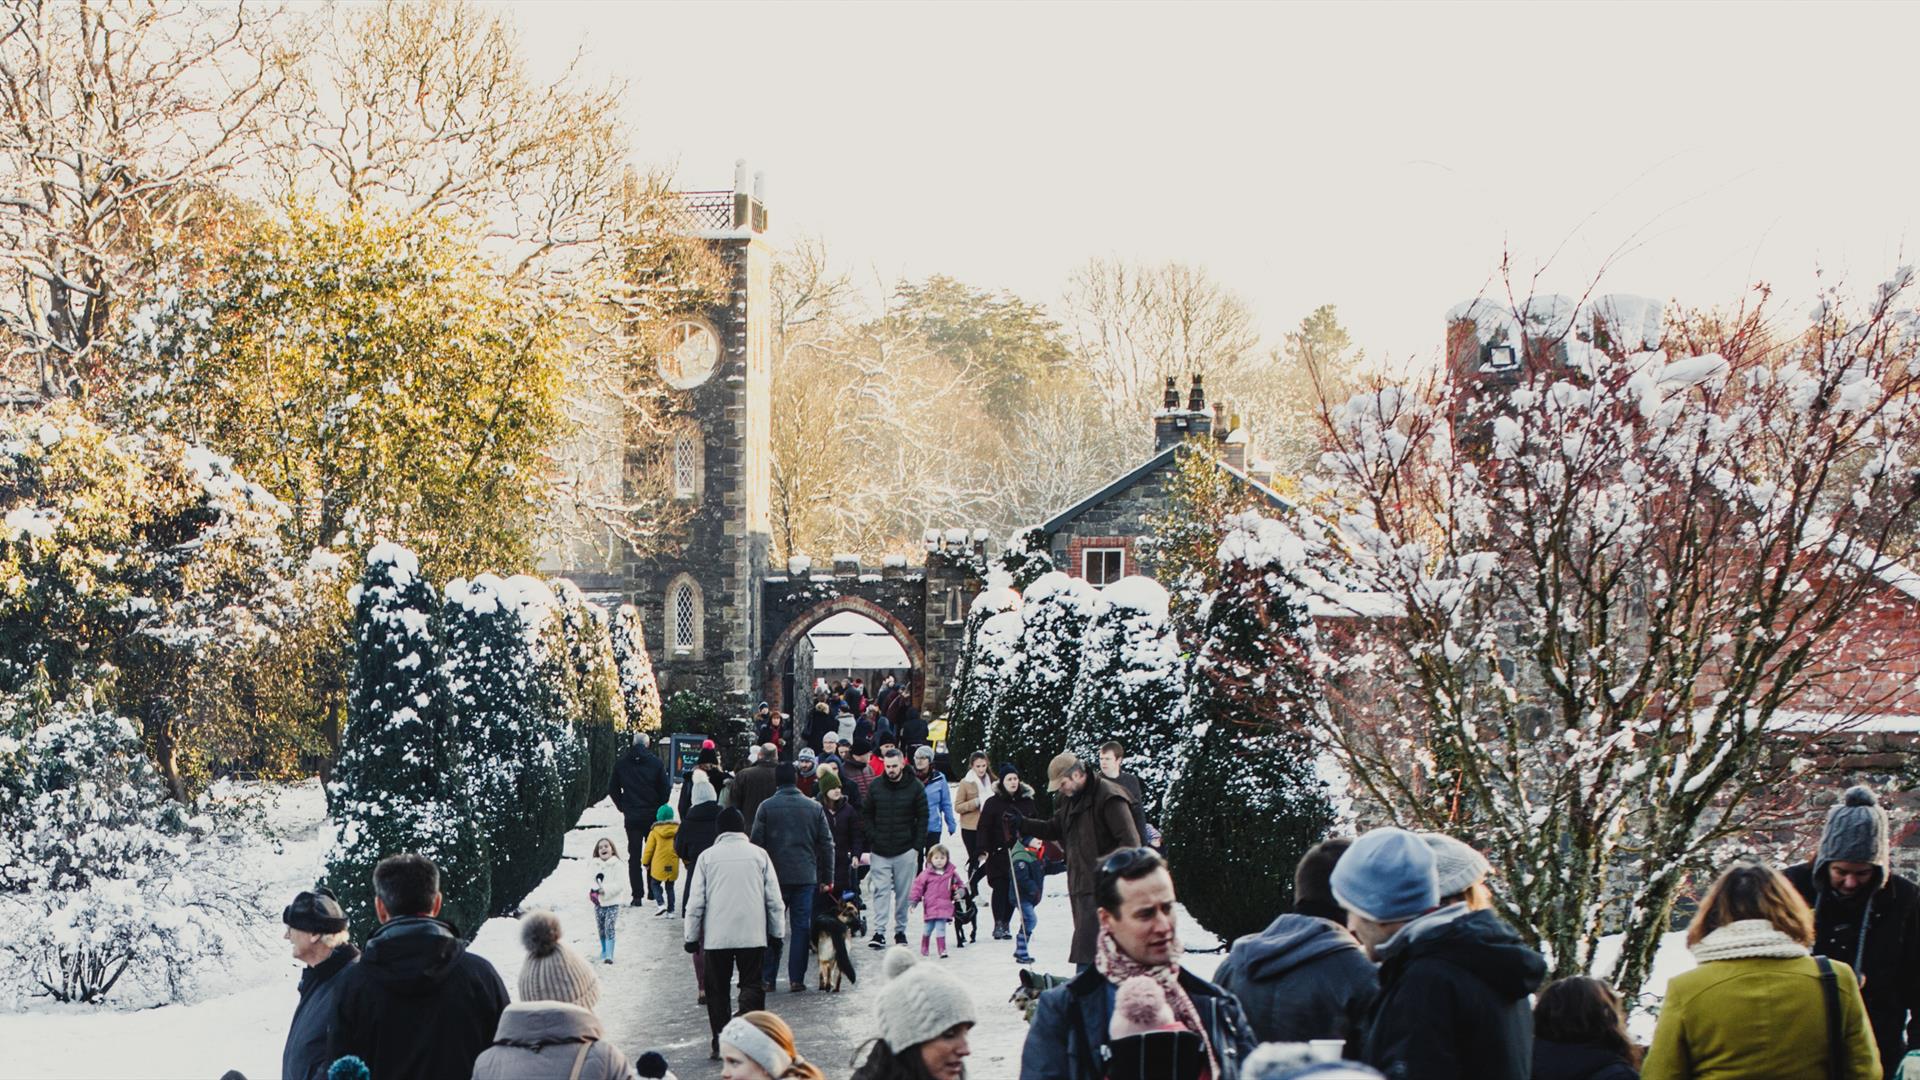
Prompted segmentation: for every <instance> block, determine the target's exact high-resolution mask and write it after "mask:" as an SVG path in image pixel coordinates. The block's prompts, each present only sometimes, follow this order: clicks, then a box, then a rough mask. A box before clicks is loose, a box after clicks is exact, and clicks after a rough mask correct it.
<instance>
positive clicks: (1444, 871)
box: [1420, 832, 1493, 901]
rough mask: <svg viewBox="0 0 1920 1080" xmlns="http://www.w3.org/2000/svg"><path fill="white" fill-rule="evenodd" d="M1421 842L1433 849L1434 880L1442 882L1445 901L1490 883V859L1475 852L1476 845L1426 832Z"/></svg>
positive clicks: (1445, 835)
mask: <svg viewBox="0 0 1920 1080" xmlns="http://www.w3.org/2000/svg"><path fill="white" fill-rule="evenodd" d="M1420 839H1422V840H1425V841H1426V842H1427V846H1428V847H1430V848H1432V849H1433V876H1434V877H1435V878H1436V879H1437V880H1438V882H1439V885H1440V899H1441V900H1442V901H1445V900H1446V898H1447V897H1449V896H1459V895H1460V894H1461V893H1463V892H1466V891H1467V890H1468V889H1471V888H1473V887H1474V886H1475V885H1477V884H1479V883H1480V882H1482V881H1485V880H1487V873H1488V871H1490V870H1492V869H1493V866H1492V864H1491V863H1489V862H1487V857H1486V856H1485V855H1482V854H1480V853H1479V852H1478V851H1476V850H1474V848H1473V845H1471V844H1468V843H1465V842H1463V841H1460V840H1456V839H1454V838H1453V837H1451V836H1448V835H1447V834H1446V833H1437V832H1423V833H1421V834H1420Z"/></svg>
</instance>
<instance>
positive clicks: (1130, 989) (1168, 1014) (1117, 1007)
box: [1107, 975, 1180, 1039]
mask: <svg viewBox="0 0 1920 1080" xmlns="http://www.w3.org/2000/svg"><path fill="white" fill-rule="evenodd" d="M1179 1026H1180V1024H1179V1022H1178V1021H1176V1020H1175V1019H1174V1018H1173V1006H1171V1005H1169V1004H1167V992H1166V991H1165V990H1162V989H1161V988H1160V984H1159V983H1157V982H1154V981H1153V979H1152V978H1151V977H1149V976H1146V975H1135V976H1133V977H1132V978H1130V979H1127V980H1126V981H1124V982H1122V983H1121V984H1120V988H1119V989H1118V990H1116V991H1114V995H1113V1019H1112V1020H1111V1021H1110V1022H1109V1023H1108V1024H1107V1036H1108V1038H1113V1039H1124V1038H1126V1037H1127V1036H1129V1035H1142V1034H1145V1033H1146V1032H1149V1031H1165V1030H1167V1029H1168V1028H1170V1027H1179Z"/></svg>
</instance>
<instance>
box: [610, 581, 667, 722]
mask: <svg viewBox="0 0 1920 1080" xmlns="http://www.w3.org/2000/svg"><path fill="white" fill-rule="evenodd" d="M610 633H611V634H612V637H613V662H614V665H615V667H617V668H618V670H619V672H620V701H621V703H622V705H624V706H625V709H626V714H627V718H626V723H625V724H623V725H622V729H623V730H625V731H630V732H631V731H658V730H660V723H661V709H660V681H659V680H658V679H656V678H654V675H653V657H651V656H649V655H648V654H647V632H646V629H645V628H644V627H643V626H642V625H641V622H640V609H639V608H637V607H634V606H633V605H632V604H621V605H620V610H619V611H616V612H614V613H613V626H612V627H611V629H610Z"/></svg>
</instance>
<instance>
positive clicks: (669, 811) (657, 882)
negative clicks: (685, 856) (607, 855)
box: [640, 805, 680, 919]
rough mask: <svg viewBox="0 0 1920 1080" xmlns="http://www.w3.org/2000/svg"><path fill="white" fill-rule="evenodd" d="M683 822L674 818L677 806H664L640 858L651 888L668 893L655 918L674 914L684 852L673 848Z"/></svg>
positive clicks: (655, 817)
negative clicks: (677, 822) (674, 896)
mask: <svg viewBox="0 0 1920 1080" xmlns="http://www.w3.org/2000/svg"><path fill="white" fill-rule="evenodd" d="M679 834H680V826H679V825H677V824H675V822H674V820H673V807H672V806H671V805H668V806H662V807H661V808H660V812H659V813H657V814H655V815H654V816H653V830H652V831H651V832H649V833H647V846H646V847H644V848H642V849H641V851H640V862H641V863H642V864H644V865H645V866H646V868H647V881H648V882H649V883H650V884H649V885H648V886H647V891H648V892H653V891H656V889H657V891H659V892H663V893H665V894H666V904H665V906H663V907H661V908H660V909H659V910H657V911H655V912H654V913H653V915H654V918H656V919H657V918H659V917H660V916H662V915H671V914H673V892H674V889H673V883H674V882H675V881H676V880H678V879H679V877H680V856H678V855H676V854H674V852H673V838H674V837H676V836H678V835H679Z"/></svg>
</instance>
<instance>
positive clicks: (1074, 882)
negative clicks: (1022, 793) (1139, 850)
mask: <svg viewBox="0 0 1920 1080" xmlns="http://www.w3.org/2000/svg"><path fill="white" fill-rule="evenodd" d="M1047 790H1048V791H1051V792H1055V793H1057V794H1058V795H1059V796H1060V800H1059V804H1058V807H1057V808H1056V809H1055V810H1054V812H1053V816H1052V817H1051V818H1044V819H1042V818H1022V819H1020V820H1019V821H1017V822H1016V823H1015V827H1016V828H1017V829H1019V831H1020V835H1022V836H1034V837H1039V838H1040V839H1042V840H1057V841H1059V842H1060V845H1061V846H1062V847H1064V848H1066V849H1067V898H1068V900H1070V901H1071V902H1072V903H1073V951H1072V952H1070V953H1068V954H1067V959H1069V960H1072V961H1073V962H1074V963H1075V964H1078V965H1080V966H1081V967H1082V968H1083V969H1084V968H1085V967H1086V966H1087V965H1089V964H1091V963H1093V951H1094V943H1095V942H1096V941H1097V940H1098V939H1099V937H1100V903H1099V901H1098V900H1097V899H1096V898H1095V897H1094V888H1093V886H1094V881H1095V879H1097V878H1098V877H1099V875H1100V860H1102V859H1104V858H1106V857H1107V855H1108V854H1109V853H1111V852H1114V851H1117V850H1119V849H1120V848H1134V847H1139V846H1140V832H1139V830H1138V829H1135V828H1134V827H1133V797H1132V796H1130V795H1128V794H1127V790H1126V789H1125V788H1123V787H1121V786H1120V785H1119V784H1116V783H1114V782H1113V781H1111V780H1109V779H1107V778H1106V777H1104V776H1100V775H1097V774H1093V773H1089V772H1088V771H1087V766H1086V764H1085V763H1083V762H1082V761H1081V760H1080V758H1079V757H1078V756H1076V755H1074V754H1070V753H1069V754H1061V755H1059V756H1057V757H1055V758H1054V759H1053V760H1052V761H1051V762H1049V763H1048V764H1047Z"/></svg>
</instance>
